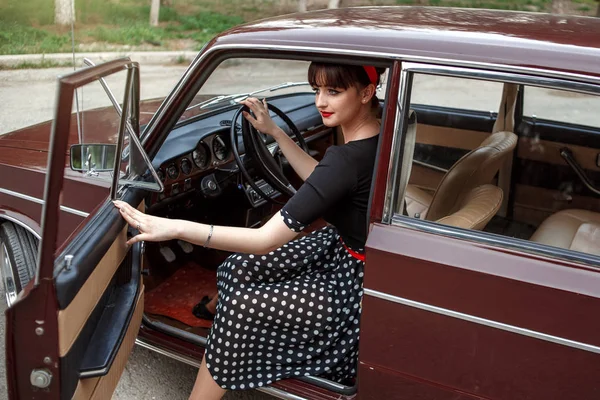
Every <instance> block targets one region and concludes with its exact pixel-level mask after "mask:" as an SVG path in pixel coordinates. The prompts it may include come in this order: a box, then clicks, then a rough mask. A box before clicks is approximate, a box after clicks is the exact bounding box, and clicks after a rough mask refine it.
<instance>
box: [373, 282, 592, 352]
mask: <svg viewBox="0 0 600 400" xmlns="http://www.w3.org/2000/svg"><path fill="white" fill-rule="evenodd" d="M365 294H366V295H368V296H372V297H377V298H379V299H382V300H386V301H391V302H393V303H398V304H402V305H405V306H408V307H413V308H418V309H420V310H424V311H428V312H432V313H435V314H440V315H445V316H447V317H452V318H457V319H462V320H463V321H468V322H472V323H475V324H478V325H485V326H488V327H490V328H495V329H500V330H503V331H506V332H511V333H516V334H517V335H522V336H528V337H531V338H534V339H539V340H543V341H546V342H551V343H555V344H559V345H561V346H567V347H572V348H575V349H578V350H584V351H589V352H592V353H597V354H600V347H598V346H594V345H591V344H587V343H581V342H577V341H575V340H570V339H565V338H562V337H559V336H553V335H548V334H546V333H542V332H538V331H532V330H530V329H526V328H521V327H518V326H514V325H508V324H504V323H502V322H498V321H492V320H489V319H485V318H480V317H476V316H474V315H469V314H463V313H461V312H458V311H452V310H448V309H446V308H441V307H436V306H432V305H430V304H425V303H420V302H418V301H413V300H409V299H405V298H402V297H398V296H393V295H390V294H387V293H383V292H379V291H376V290H373V289H365Z"/></svg>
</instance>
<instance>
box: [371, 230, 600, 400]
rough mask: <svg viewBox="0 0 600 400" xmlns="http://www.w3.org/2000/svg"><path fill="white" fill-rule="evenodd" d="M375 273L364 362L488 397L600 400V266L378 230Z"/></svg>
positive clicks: (373, 240) (418, 233)
mask: <svg viewBox="0 0 600 400" xmlns="http://www.w3.org/2000/svg"><path fill="white" fill-rule="evenodd" d="M432 248H435V249H436V251H435V252H432V251H431V250H430V249H432ZM367 268H368V271H369V273H368V274H366V276H365V300H364V302H363V307H364V314H363V315H364V317H365V319H364V320H363V323H362V325H361V326H362V331H361V362H363V363H366V364H371V365H377V366H379V367H381V368H385V369H388V370H390V371H395V372H397V373H401V374H405V375H407V376H411V377H414V378H415V379H419V380H425V381H427V382H429V383H430V384H432V385H441V386H443V387H451V388H458V389H459V390H461V391H464V392H466V393H469V394H472V395H476V396H482V397H486V398H488V397H489V398H495V399H511V400H512V399H525V398H527V399H547V398H556V393H561V394H563V396H560V398H561V399H581V398H593V397H597V396H598V395H599V394H600V387H599V386H598V385H597V383H596V382H597V376H598V374H599V373H600V363H599V361H600V335H599V334H600V321H598V320H597V318H593V317H592V316H593V315H595V310H597V308H598V306H600V272H599V271H598V270H597V269H593V268H586V267H583V266H579V265H574V264H569V263H567V262H564V263H561V262H556V261H555V260H548V259H544V258H542V257H533V256H529V257H524V256H523V255H522V254H518V253H516V252H509V251H506V250H498V249H494V248H492V247H486V246H484V245H477V244H474V243H469V242H465V241H462V240H459V239H454V238H448V237H443V236H439V235H434V234H431V233H425V232H421V231H417V230H414V229H409V228H407V227H401V226H387V225H379V224H375V225H374V226H373V229H372V230H371V233H370V235H369V239H368V242H367ZM384 334H385V335H386V336H385V337H390V338H393V340H382V338H383V337H384V336H383V335H384ZM574 366H576V367H574ZM557 376H560V379H556V377H557ZM536 380H538V381H539V380H542V381H544V382H545V384H544V385H537V384H533V382H535V381H536ZM541 386H543V387H544V389H543V390H541V391H540V389H539V388H540V387H541ZM532 387H536V390H535V391H532V390H531V388H532ZM399 398H405V397H399ZM406 398H408V397H406Z"/></svg>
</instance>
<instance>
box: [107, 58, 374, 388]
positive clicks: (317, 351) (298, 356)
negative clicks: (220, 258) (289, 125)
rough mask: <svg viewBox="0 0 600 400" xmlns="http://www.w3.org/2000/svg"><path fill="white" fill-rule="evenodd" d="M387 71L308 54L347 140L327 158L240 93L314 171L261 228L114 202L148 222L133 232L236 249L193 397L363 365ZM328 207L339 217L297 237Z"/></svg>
mask: <svg viewBox="0 0 600 400" xmlns="http://www.w3.org/2000/svg"><path fill="white" fill-rule="evenodd" d="M379 75H380V71H377V70H376V69H375V68H374V67H371V66H365V67H361V66H351V65H334V64H324V63H312V64H311V65H310V67H309V70H308V81H309V83H310V84H311V85H312V86H313V88H314V90H315V103H316V106H317V108H318V110H319V112H320V113H321V115H322V118H323V123H324V124H325V125H326V126H329V127H336V126H340V127H341V129H342V132H343V134H344V142H345V143H344V144H343V145H339V146H331V147H330V148H328V149H327V151H326V153H325V156H324V157H323V159H322V160H321V161H320V162H317V161H316V160H315V159H313V158H312V157H310V156H309V155H308V154H306V153H304V152H303V151H302V150H301V149H300V148H299V147H298V146H297V145H296V144H295V143H294V141H293V140H292V139H290V138H289V137H288V136H287V135H286V134H285V133H284V132H283V131H282V130H281V129H280V128H279V127H278V126H277V125H276V124H275V123H274V122H273V120H272V119H271V118H270V116H269V112H268V110H267V108H266V101H265V100H263V101H262V102H261V101H259V100H258V99H255V98H248V99H246V100H244V101H243V102H242V104H244V105H246V106H248V108H249V109H250V110H251V111H252V113H253V114H254V115H251V114H249V113H244V117H245V118H246V119H247V120H248V121H250V123H251V124H252V125H253V126H254V127H255V128H256V129H258V130H259V131H261V132H263V133H266V134H269V135H271V136H273V137H274V138H275V140H276V141H277V143H278V144H279V147H280V148H281V150H282V151H283V154H284V155H285V157H286V158H287V160H288V161H289V162H290V164H291V165H292V167H293V168H294V170H295V171H296V173H297V174H298V175H299V176H300V177H301V178H302V179H303V180H305V183H304V184H303V185H302V186H301V187H300V189H299V190H298V192H297V193H296V194H295V195H294V196H293V197H292V198H291V199H290V200H289V201H288V202H287V204H286V205H285V206H284V207H283V208H282V209H281V211H280V212H279V213H277V214H275V215H274V216H273V217H272V218H271V219H270V220H269V221H268V222H267V223H266V224H265V225H263V226H262V227H260V228H257V229H249V228H237V227H224V226H213V225H205V224H199V223H194V222H189V221H181V220H170V219H165V218H158V217H153V216H148V215H145V214H143V213H141V212H139V211H138V210H136V209H134V208H133V207H131V206H129V205H128V204H126V203H123V202H120V201H116V202H115V205H116V206H117V207H118V208H119V209H120V211H121V214H122V215H123V217H124V218H125V219H126V220H127V222H128V223H129V224H130V225H132V226H135V227H137V228H138V230H139V231H140V234H138V235H137V236H135V237H133V238H132V239H131V240H130V241H129V243H134V242H137V241H141V240H146V241H162V240H171V239H181V240H185V241H188V242H191V243H194V244H198V245H203V246H205V247H211V248H214V249H221V250H227V251H232V252H235V254H233V255H231V256H230V257H229V258H228V259H227V260H225V262H223V264H222V265H221V266H220V267H219V268H218V270H217V279H218V289H219V300H218V305H217V307H216V316H215V318H214V323H213V326H212V329H211V333H210V336H209V338H208V343H207V349H206V353H205V356H204V359H203V361H202V365H201V367H200V370H199V372H198V377H197V379H196V383H195V385H194V389H193V391H192V394H191V396H190V399H202V400H210V399H220V398H221V397H222V396H223V394H224V393H225V390H227V389H231V390H236V389H252V388H256V387H260V386H264V385H268V384H270V383H271V382H273V381H276V380H280V379H284V378H288V377H293V376H304V375H319V376H325V377H328V378H330V379H333V380H337V381H340V380H343V379H346V378H352V377H354V375H355V374H356V362H357V351H358V336H359V335H358V327H359V319H360V312H361V310H360V302H361V298H362V293H363V291H362V277H363V267H364V255H363V252H364V249H363V248H364V244H365V241H366V235H367V205H368V199H369V193H370V188H371V179H372V174H373V167H374V163H375V155H376V149H377V140H378V133H379V129H380V125H379V121H378V119H377V116H376V114H377V110H378V100H377V98H376V97H375V91H376V86H377V85H378V83H379ZM319 217H323V218H324V219H325V220H326V221H327V222H329V223H330V224H331V225H329V226H327V227H325V228H322V229H320V230H317V231H314V232H312V233H311V234H309V235H307V236H304V237H301V238H299V239H295V238H296V236H297V235H298V233H299V232H300V231H302V230H303V229H304V228H305V227H306V226H308V225H309V224H310V223H312V222H313V221H314V220H316V219H318V218H319ZM294 239H295V240H294Z"/></svg>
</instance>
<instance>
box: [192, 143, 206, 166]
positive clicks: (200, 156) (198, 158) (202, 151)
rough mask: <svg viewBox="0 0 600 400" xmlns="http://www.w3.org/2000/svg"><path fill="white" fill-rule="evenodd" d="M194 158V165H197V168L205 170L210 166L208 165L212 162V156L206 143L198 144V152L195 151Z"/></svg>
mask: <svg viewBox="0 0 600 400" xmlns="http://www.w3.org/2000/svg"><path fill="white" fill-rule="evenodd" d="M192 158H193V159H194V164H196V167H198V168H200V169H204V168H206V167H207V166H208V163H209V162H210V154H209V151H208V148H207V147H206V145H205V144H204V143H202V142H200V143H198V146H196V150H194V152H193V153H192Z"/></svg>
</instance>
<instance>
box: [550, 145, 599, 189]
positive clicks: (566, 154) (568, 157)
mask: <svg viewBox="0 0 600 400" xmlns="http://www.w3.org/2000/svg"><path fill="white" fill-rule="evenodd" d="M560 155H561V157H562V158H564V159H565V161H566V162H567V164H569V166H570V167H571V169H573V171H575V173H576V174H577V176H578V177H579V179H581V181H582V182H583V184H584V185H585V186H586V187H587V188H588V189H589V190H591V191H592V192H594V193H595V194H596V195H598V196H600V189H597V188H596V187H595V186H594V184H593V183H592V181H591V180H590V179H589V178H588V177H587V175H586V174H585V171H584V170H583V168H581V166H580V165H579V164H578V163H577V161H576V160H575V156H573V152H572V151H571V149H569V148H568V147H563V148H562V149H560Z"/></svg>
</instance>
